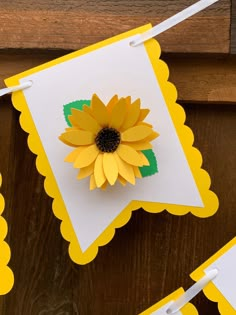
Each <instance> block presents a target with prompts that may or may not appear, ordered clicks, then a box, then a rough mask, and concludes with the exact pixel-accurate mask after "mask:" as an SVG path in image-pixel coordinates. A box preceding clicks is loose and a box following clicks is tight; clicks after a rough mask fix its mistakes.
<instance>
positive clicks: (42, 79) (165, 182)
mask: <svg viewBox="0 0 236 315" xmlns="http://www.w3.org/2000/svg"><path fill="white" fill-rule="evenodd" d="M133 38H134V37H130V38H127V39H124V40H121V41H119V42H117V43H115V44H112V45H108V46H106V47H103V48H101V49H98V50H96V51H94V52H91V53H89V54H85V55H82V56H80V57H76V58H74V59H72V60H70V61H66V62H64V63H61V64H59V65H56V66H53V67H51V68H49V69H45V70H42V71H40V72H38V73H35V74H33V75H30V76H27V77H25V78H24V79H22V80H21V81H20V82H21V83H22V82H25V81H28V80H32V81H33V86H32V87H31V88H29V89H27V90H25V91H24V95H25V98H26V100H27V103H28V106H29V108H30V112H31V115H32V117H33V119H34V122H35V125H36V127H37V130H38V133H39V136H40V138H41V141H42V144H43V146H44V149H45V152H46V154H47V157H48V160H49V163H50V165H51V168H52V170H53V173H54V176H55V179H56V181H57V183H58V187H59V189H60V192H61V195H62V197H63V199H64V202H65V205H66V207H67V211H68V213H69V216H70V219H71V222H72V225H73V228H74V230H75V233H76V235H77V238H78V241H79V244H80V246H81V249H82V251H85V250H86V249H87V248H88V247H89V246H90V245H91V244H92V243H93V242H94V241H95V240H96V239H97V237H98V236H99V235H100V234H101V233H102V232H103V231H104V230H105V229H106V228H107V227H108V226H109V225H110V223H111V222H112V221H113V220H114V219H115V218H116V217H117V215H118V214H119V213H120V212H121V211H122V210H123V209H124V208H125V206H127V205H128V204H129V202H130V201H131V200H143V201H151V202H152V201H153V202H160V203H169V204H177V205H186V206H196V207H203V204H202V200H201V197H200V194H199V192H198V189H197V186H196V184H195V181H194V178H193V176H192V173H191V171H190V168H189V165H188V163H187V160H186V157H185V155H184V152H183V149H182V146H181V144H180V142H179V139H178V137H177V134H176V131H175V128H174V125H173V123H172V119H171V117H170V115H169V112H168V109H167V107H166V104H165V101H164V99H163V96H162V93H161V90H160V87H159V85H158V82H157V80H156V77H155V74H154V71H153V68H152V66H151V63H150V60H149V57H148V55H147V53H146V50H145V47H144V45H139V46H138V47H131V46H130V45H129V42H130V41H131V40H132V39H133ZM94 93H96V94H97V95H98V96H99V97H100V98H101V99H102V100H103V101H104V102H105V103H106V102H108V100H109V99H110V98H111V97H112V96H113V95H114V94H118V95H119V96H120V97H122V96H129V95H131V96H132V99H133V100H134V99H136V98H140V99H141V104H142V107H143V108H150V110H151V112H150V114H149V116H148V117H147V119H146V121H147V122H150V123H151V124H152V125H153V127H154V129H155V130H156V131H157V132H158V133H160V137H158V139H157V140H156V141H154V142H153V145H154V147H153V150H154V152H155V154H156V156H157V161H158V168H159V173H158V174H156V175H154V176H151V177H146V178H143V179H141V180H138V181H137V184H136V185H135V186H132V185H127V186H126V187H125V188H124V187H122V186H120V185H119V184H118V185H116V186H115V187H109V188H108V189H106V191H101V190H95V191H92V192H91V191H89V183H88V181H86V180H83V181H78V180H77V179H76V177H77V173H78V170H75V169H74V168H73V167H72V165H71V164H69V163H65V162H64V158H65V157H66V156H67V155H68V154H69V152H71V150H72V149H71V148H70V147H67V146H66V145H64V144H63V143H61V142H60V141H59V140H58V136H59V135H60V134H61V133H62V132H63V131H64V129H65V127H66V123H65V120H64V115H63V105H65V104H67V103H70V102H72V101H75V100H78V99H91V96H92V94H94ZM144 187H145V189H144Z"/></svg>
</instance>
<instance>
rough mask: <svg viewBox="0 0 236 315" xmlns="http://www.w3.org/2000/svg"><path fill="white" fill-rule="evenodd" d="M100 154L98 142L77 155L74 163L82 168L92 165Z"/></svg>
mask: <svg viewBox="0 0 236 315" xmlns="http://www.w3.org/2000/svg"><path fill="white" fill-rule="evenodd" d="M98 154H99V150H98V148H97V146H96V144H92V145H90V146H88V147H87V148H86V149H84V150H83V151H82V152H81V153H80V154H79V155H78V157H77V159H76V160H75V163H74V167H75V168H82V167H86V166H88V165H90V164H91V163H93V162H94V161H95V159H96V157H97V156H98Z"/></svg>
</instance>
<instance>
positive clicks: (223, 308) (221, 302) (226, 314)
mask: <svg viewBox="0 0 236 315" xmlns="http://www.w3.org/2000/svg"><path fill="white" fill-rule="evenodd" d="M233 246H236V237H235V238H234V239H233V240H232V241H230V242H229V243H228V244H226V245H225V246H224V247H223V248H221V249H220V250H219V251H218V252H217V253H216V254H214V255H213V256H212V257H211V258H209V259H208V260H207V261H206V262H205V263H203V264H202V265H201V266H200V267H198V268H197V269H196V270H195V271H194V272H192V274H191V275H190V276H191V278H192V279H193V280H194V281H199V280H200V279H201V278H202V277H203V276H204V275H205V272H204V270H205V269H206V268H208V267H209V266H211V265H214V262H215V261H216V260H217V259H219V258H220V257H222V256H223V255H224V254H225V253H227V252H228V251H229V250H230V249H231V248H232V247H233ZM234 263H235V265H236V262H234ZM219 272H221V270H219ZM234 272H235V271H234ZM234 278H235V277H233V278H232V279H234ZM232 281H234V280H232ZM225 285H226V283H225ZM235 287H236V286H235V283H234V288H235ZM203 292H204V294H205V295H206V297H207V298H208V299H209V300H211V301H213V302H217V303H218V309H219V311H220V314H221V315H236V310H235V309H234V308H233V307H232V305H231V304H230V303H229V302H228V301H227V300H226V298H225V297H224V295H223V294H222V293H221V292H220V291H219V289H218V288H217V287H216V286H215V284H214V283H213V282H210V283H209V284H208V285H207V286H206V287H205V289H204V290H203ZM234 293H235V296H236V292H235V291H234Z"/></svg>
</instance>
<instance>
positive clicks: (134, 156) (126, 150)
mask: <svg viewBox="0 0 236 315" xmlns="http://www.w3.org/2000/svg"><path fill="white" fill-rule="evenodd" d="M116 152H117V153H118V155H119V157H120V158H121V159H122V160H123V161H125V162H127V163H128V164H131V165H135V166H143V160H142V157H141V156H140V154H139V153H138V152H137V151H136V150H134V149H133V148H131V147H130V146H128V145H125V144H120V145H119V147H118V149H117V150H116Z"/></svg>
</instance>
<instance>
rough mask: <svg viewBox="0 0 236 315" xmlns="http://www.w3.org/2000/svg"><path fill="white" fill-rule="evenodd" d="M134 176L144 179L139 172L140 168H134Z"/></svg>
mask: <svg viewBox="0 0 236 315" xmlns="http://www.w3.org/2000/svg"><path fill="white" fill-rule="evenodd" d="M134 176H135V177H137V178H142V175H141V172H140V170H139V167H137V166H134Z"/></svg>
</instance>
